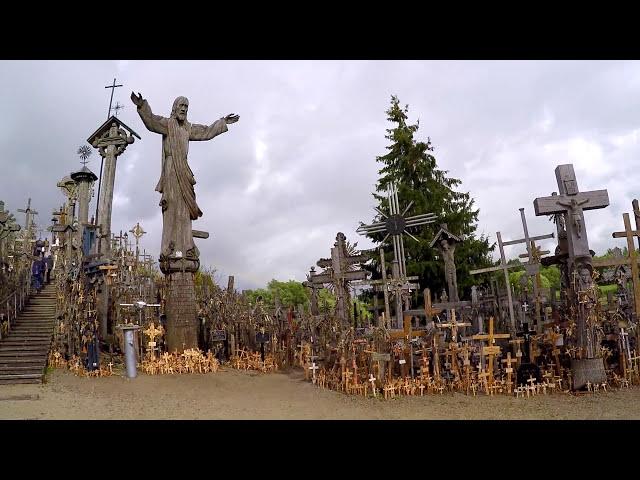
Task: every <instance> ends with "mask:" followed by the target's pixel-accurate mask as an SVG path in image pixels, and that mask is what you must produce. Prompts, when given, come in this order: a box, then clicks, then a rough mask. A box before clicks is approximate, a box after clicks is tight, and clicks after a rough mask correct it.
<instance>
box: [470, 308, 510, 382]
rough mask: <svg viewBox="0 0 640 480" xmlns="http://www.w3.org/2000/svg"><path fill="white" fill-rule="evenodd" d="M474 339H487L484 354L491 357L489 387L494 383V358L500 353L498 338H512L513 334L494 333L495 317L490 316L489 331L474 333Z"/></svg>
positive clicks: (483, 349) (488, 371)
mask: <svg viewBox="0 0 640 480" xmlns="http://www.w3.org/2000/svg"><path fill="white" fill-rule="evenodd" d="M471 338H472V339H473V340H485V341H486V342H487V344H488V345H487V346H483V347H482V354H483V355H486V356H488V357H489V369H488V370H487V373H488V380H489V387H491V385H492V384H493V358H494V357H495V356H496V355H498V354H500V346H499V345H495V343H496V339H501V338H511V335H510V334H508V333H493V317H489V333H488V334H482V335H473V336H472V337H471Z"/></svg>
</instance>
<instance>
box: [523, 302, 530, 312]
mask: <svg viewBox="0 0 640 480" xmlns="http://www.w3.org/2000/svg"><path fill="white" fill-rule="evenodd" d="M522 309H523V310H524V313H527V311H528V309H529V304H528V303H527V302H524V303H523V304H522Z"/></svg>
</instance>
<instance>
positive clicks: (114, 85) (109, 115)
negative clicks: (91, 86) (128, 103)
mask: <svg viewBox="0 0 640 480" xmlns="http://www.w3.org/2000/svg"><path fill="white" fill-rule="evenodd" d="M121 86H122V85H116V79H115V78H114V79H113V85H107V86H106V87H104V88H110V89H111V98H110V99H109V111H108V112H107V119H109V117H111V102H113V91H114V90H115V89H116V88H118V87H121Z"/></svg>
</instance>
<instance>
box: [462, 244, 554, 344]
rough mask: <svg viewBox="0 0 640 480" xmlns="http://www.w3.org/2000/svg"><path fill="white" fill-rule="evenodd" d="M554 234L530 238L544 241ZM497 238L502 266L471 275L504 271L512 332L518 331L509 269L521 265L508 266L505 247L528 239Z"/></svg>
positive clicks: (473, 271)
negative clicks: (505, 240)
mask: <svg viewBox="0 0 640 480" xmlns="http://www.w3.org/2000/svg"><path fill="white" fill-rule="evenodd" d="M553 236H554V235H553V233H552V234H550V235H540V236H536V237H530V238H529V239H528V240H529V241H535V240H544V239H545V238H553ZM496 238H497V239H498V248H499V249H500V264H498V265H497V266H495V267H488V268H480V269H478V270H471V271H470V272H469V273H470V274H471V275H478V274H480V273H488V272H496V271H498V270H502V271H503V273H504V283H505V287H506V289H507V300H508V302H509V320H510V322H511V329H512V331H514V332H515V331H516V318H515V315H514V312H513V298H512V296H511V284H510V282H509V269H510V268H514V267H519V266H520V265H517V264H516V265H508V264H507V260H506V258H505V255H504V247H506V246H508V245H516V244H518V243H526V242H527V238H519V239H517V240H509V241H507V242H503V241H502V234H501V233H500V232H496Z"/></svg>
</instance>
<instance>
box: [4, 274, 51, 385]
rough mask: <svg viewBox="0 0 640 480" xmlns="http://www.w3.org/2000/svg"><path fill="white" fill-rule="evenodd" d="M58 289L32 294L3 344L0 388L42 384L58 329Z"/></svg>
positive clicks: (49, 288) (47, 288)
mask: <svg viewBox="0 0 640 480" xmlns="http://www.w3.org/2000/svg"><path fill="white" fill-rule="evenodd" d="M55 310H56V287H55V284H54V283H50V284H49V285H45V287H44V288H43V289H42V291H41V292H40V293H33V294H32V295H31V297H30V299H29V302H28V304H27V306H26V308H25V309H24V310H23V311H22V313H21V314H20V315H18V318H17V320H16V323H15V325H13V327H12V328H11V330H10V331H9V335H7V336H6V337H3V339H2V340H0V384H7V383H42V379H43V377H44V371H45V368H46V366H47V357H48V355H49V349H50V348H51V340H52V337H53V328H54V325H55Z"/></svg>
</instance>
